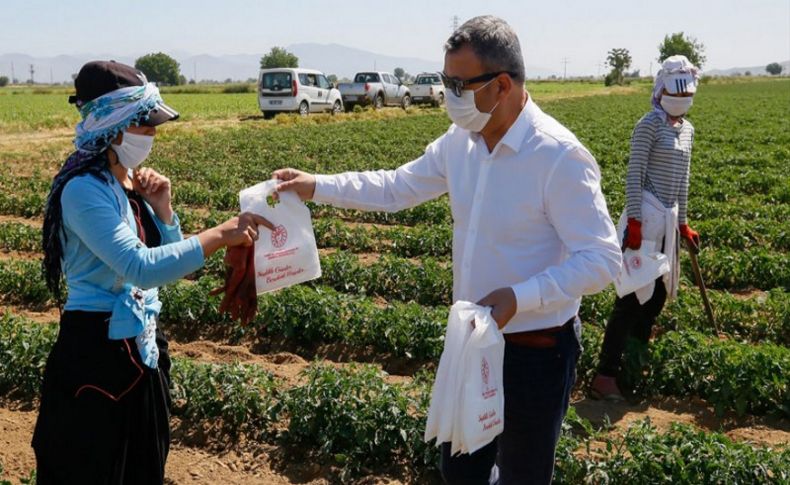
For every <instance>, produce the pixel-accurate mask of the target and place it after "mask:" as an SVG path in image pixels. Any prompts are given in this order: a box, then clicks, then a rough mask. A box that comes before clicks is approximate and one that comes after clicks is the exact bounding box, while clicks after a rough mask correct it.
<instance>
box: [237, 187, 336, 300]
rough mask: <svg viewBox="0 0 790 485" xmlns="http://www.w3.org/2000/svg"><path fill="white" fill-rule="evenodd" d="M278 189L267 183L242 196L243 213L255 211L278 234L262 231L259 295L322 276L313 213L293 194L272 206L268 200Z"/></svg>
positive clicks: (257, 245) (257, 259)
mask: <svg viewBox="0 0 790 485" xmlns="http://www.w3.org/2000/svg"><path fill="white" fill-rule="evenodd" d="M276 186H277V181H276V180H267V181H266V182H262V183H260V184H258V185H254V186H252V187H249V188H246V189H244V190H242V191H241V192H240V193H239V200H240V202H241V210H242V212H254V213H256V214H260V215H261V216H263V217H265V218H266V219H268V220H269V221H271V222H272V224H274V226H275V229H274V231H268V230H266V229H262V230H261V231H260V235H261V237H260V238H258V240H257V241H256V242H255V286H256V289H257V291H258V294H259V295H260V294H262V293H268V292H270V291H275V290H279V289H281V288H286V287H288V286H293V285H296V284H299V283H303V282H305V281H310V280H313V279H316V278H319V277H320V276H321V263H320V261H319V259H318V247H317V246H316V243H315V234H314V233H313V223H312V221H311V219H310V210H309V209H308V208H307V206H306V205H304V203H303V202H302V201H301V200H300V199H299V196H297V195H296V194H294V193H293V192H283V193H280V194H279V195H280V200H279V202H277V203H276V204H274V206H273V207H272V206H270V205H269V202H270V200H271V199H269V200H267V198H269V196H270V195H271V194H272V193H273V192H274V189H275V187H276Z"/></svg>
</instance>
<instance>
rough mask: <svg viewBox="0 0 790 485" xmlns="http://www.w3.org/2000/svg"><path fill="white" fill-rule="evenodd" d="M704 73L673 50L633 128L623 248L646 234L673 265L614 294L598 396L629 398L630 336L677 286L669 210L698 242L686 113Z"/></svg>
mask: <svg viewBox="0 0 790 485" xmlns="http://www.w3.org/2000/svg"><path fill="white" fill-rule="evenodd" d="M698 80H699V72H698V69H697V68H696V67H695V66H694V65H693V64H691V62H689V60H688V59H687V58H686V57H685V56H680V55H678V56H671V57H669V58H667V59H666V60H665V61H664V62H663V64H662V66H661V70H660V71H659V72H658V73H657V74H656V79H655V84H654V87H653V98H652V103H653V109H652V110H651V111H650V112H649V113H647V114H646V115H645V116H643V117H642V119H640V120H639V122H638V123H637V124H636V127H635V128H634V131H633V134H632V136H631V156H630V159H629V161H628V173H627V176H626V211H625V212H626V213H625V214H624V215H623V219H624V220H623V221H622V222H623V224H622V225H623V226H625V231H624V233H623V234H622V237H623V238H622V248H623V251H625V250H626V249H633V250H638V249H640V247H641V246H642V240H643V238H644V239H645V240H650V241H655V242H656V244H657V246H656V247H657V249H659V250H661V252H663V253H664V254H666V255H667V256H668V259H669V260H670V267H671V269H670V272H669V273H668V274H664V275H661V276H659V277H658V278H657V279H656V280H655V281H654V282H653V283H651V284H650V285H648V286H646V287H644V288H640V289H639V290H637V291H635V292H633V293H630V294H627V295H625V296H624V297H622V298H620V297H618V298H617V299H616V300H615V304H614V309H613V311H612V315H611V316H610V318H609V322H608V323H607V326H606V333H605V335H604V341H603V344H602V347H601V354H600V362H599V367H598V375H597V376H596V377H595V378H594V379H593V382H592V385H591V395H592V397H594V398H597V399H607V400H622V399H623V395H622V393H621V392H620V389H619V387H618V385H617V379H616V378H617V375H618V373H619V371H620V366H621V360H622V355H623V350H624V348H625V345H626V341H627V339H628V338H629V337H631V338H635V339H637V340H639V341H641V342H643V343H647V341H648V340H649V338H650V334H651V332H652V328H653V324H654V323H655V321H656V318H657V317H658V314H659V313H660V312H661V310H662V308H663V307H664V304H665V302H666V301H667V298H668V297H669V298H673V297H674V296H676V294H677V281H678V277H677V276H678V273H679V265H678V263H677V261H678V258H677V250H678V246H677V242H676V241H677V240H678V239H677V237H675V234H677V233H674V234H673V233H672V232H671V229H670V230H669V231H668V230H667V228H666V225H665V224H664V218H663V214H664V212H666V213H667V214H670V217H672V219H669V220H671V221H673V222H674V220H675V219H674V218H675V217H676V219H677V222H676V223H673V224H672V225H671V226H669V227H670V228H671V227H677V231H679V234H680V237H682V238H683V239H685V240H687V241H688V242H689V243H691V244H692V245H694V246H698V245H699V234H698V233H697V232H696V231H694V230H692V229H691V228H690V227H689V225H688V219H687V205H688V187H689V167H690V162H691V149H692V145H693V144H694V126H692V124H691V122H690V121H689V120H688V119H686V118H685V115H686V113H687V112H688V110H689V108H690V107H691V105H692V103H693V98H694V94H695V93H696V91H697V86H698ZM656 207H657V208H656ZM643 212H644V213H643Z"/></svg>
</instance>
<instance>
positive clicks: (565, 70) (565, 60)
mask: <svg viewBox="0 0 790 485" xmlns="http://www.w3.org/2000/svg"><path fill="white" fill-rule="evenodd" d="M562 66H563V67H562V80H563V81H564V80H565V78H566V77H567V76H568V58H567V57H563V58H562Z"/></svg>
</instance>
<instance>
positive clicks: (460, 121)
mask: <svg viewBox="0 0 790 485" xmlns="http://www.w3.org/2000/svg"><path fill="white" fill-rule="evenodd" d="M492 82H494V80H493V79H492V80H490V81H488V82H487V83H485V84H484V85H482V86H480V87H479V88H477V89H475V90H471V89H464V90H463V91H461V97H460V98H459V97H458V96H456V95H455V94H454V93H449V94H448V95H447V96H446V97H445V103H447V115H448V116H449V117H450V120H451V121H452V122H453V123H455V124H456V125H458V126H460V127H461V128H463V129H465V130H469V131H473V132H480V131H482V130H483V128H485V126H486V125H487V124H488V121H489V120H490V119H491V113H493V112H494V110H495V109H496V108H497V106H499V102H497V104H495V105H494V107H493V108H491V111H489V112H488V113H483V112H481V111H480V110H478V109H477V105H475V93H476V92H478V91H480V90H481V89H483V88H485V87H486V86H488V85H489V84H491V83H492Z"/></svg>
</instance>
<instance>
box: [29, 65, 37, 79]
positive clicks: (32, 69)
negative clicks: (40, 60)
mask: <svg viewBox="0 0 790 485" xmlns="http://www.w3.org/2000/svg"><path fill="white" fill-rule="evenodd" d="M35 74H36V69H35V67H33V64H31V65H30V84H36V79H35V77H34V76H35Z"/></svg>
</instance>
